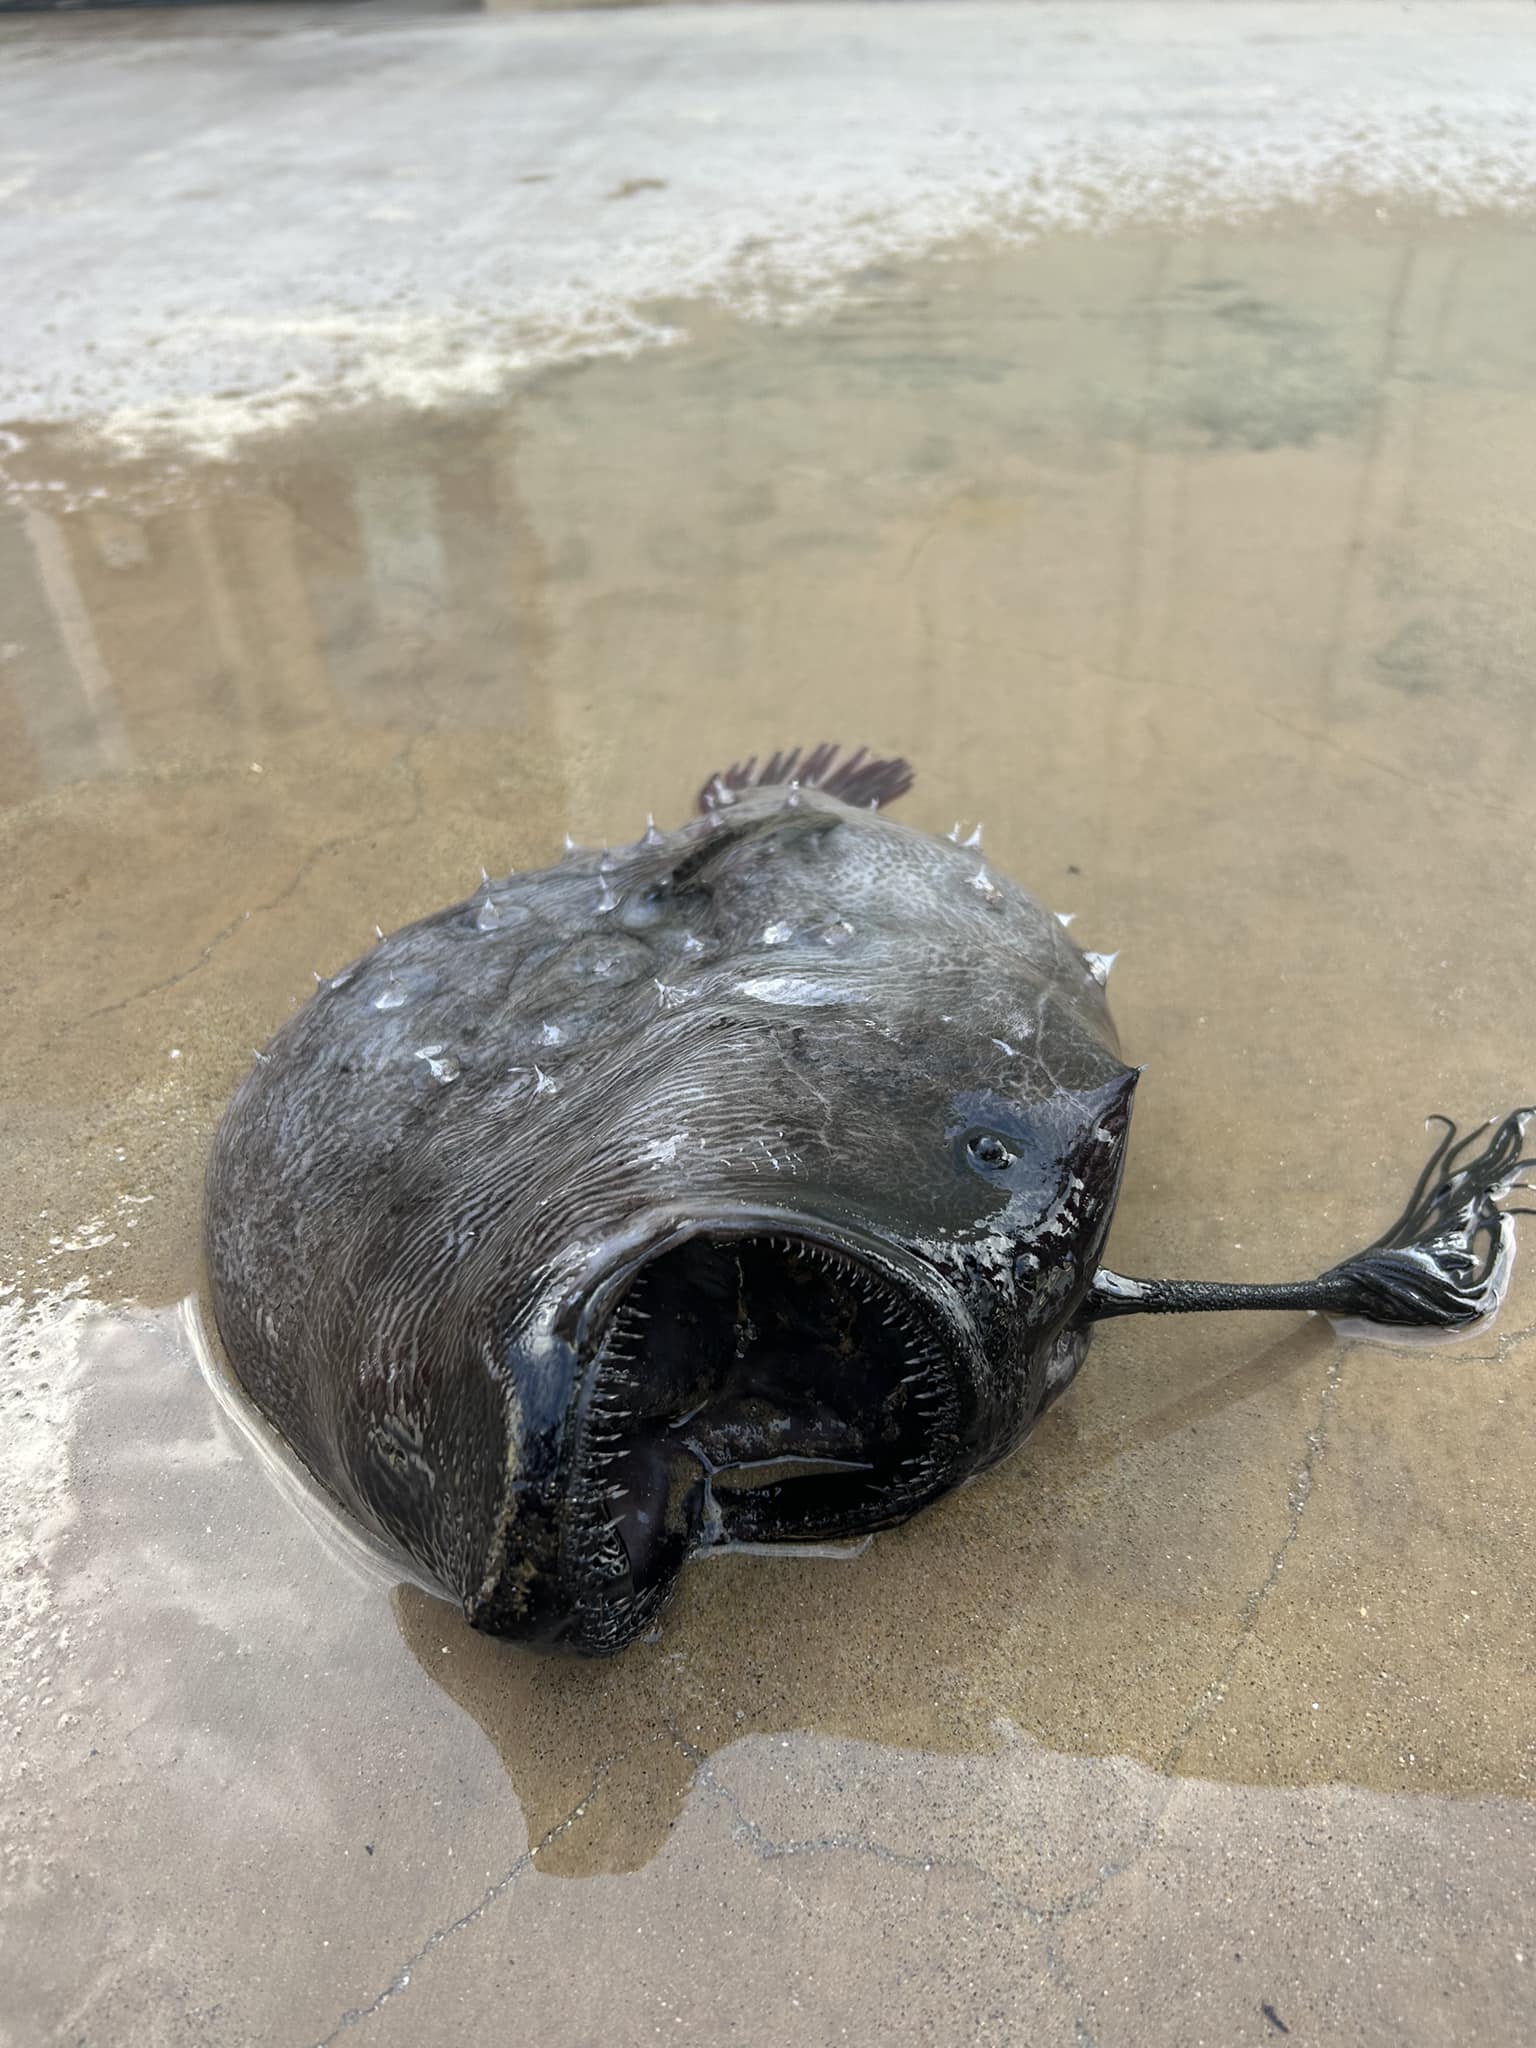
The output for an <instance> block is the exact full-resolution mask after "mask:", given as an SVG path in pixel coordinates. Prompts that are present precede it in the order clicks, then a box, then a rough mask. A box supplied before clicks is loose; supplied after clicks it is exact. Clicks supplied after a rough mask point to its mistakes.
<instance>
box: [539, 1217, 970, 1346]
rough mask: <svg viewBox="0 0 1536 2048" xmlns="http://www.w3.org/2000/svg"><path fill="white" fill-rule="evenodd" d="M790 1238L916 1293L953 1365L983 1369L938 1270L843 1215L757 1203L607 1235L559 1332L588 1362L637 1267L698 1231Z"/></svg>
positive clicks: (957, 1297) (952, 1291) (960, 1307)
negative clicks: (860, 1265)
mask: <svg viewBox="0 0 1536 2048" xmlns="http://www.w3.org/2000/svg"><path fill="white" fill-rule="evenodd" d="M706 1235H708V1236H712V1237H763V1236H768V1237H791V1238H795V1239H798V1240H799V1241H800V1242H802V1243H806V1244H814V1245H821V1246H823V1247H824V1248H825V1249H826V1250H827V1251H829V1252H834V1253H837V1254H839V1255H841V1256H842V1257H845V1258H853V1259H857V1260H858V1261H860V1262H861V1263H863V1264H865V1265H868V1266H870V1267H872V1268H874V1269H875V1270H876V1271H878V1272H881V1273H882V1274H883V1275H885V1276H886V1277H887V1278H889V1279H890V1280H892V1281H894V1282H895V1283H896V1284H898V1285H900V1286H904V1287H909V1288H911V1289H912V1291H913V1292H914V1293H916V1294H917V1295H918V1296H920V1297H921V1300H922V1303H923V1307H924V1309H925V1310H926V1312H927V1313H928V1314H929V1315H931V1316H933V1317H934V1319H935V1320H936V1321H937V1322H938V1323H939V1324H940V1325H941V1326H942V1328H943V1330H944V1334H945V1336H946V1338H947V1339H948V1340H949V1342H950V1343H951V1344H953V1345H954V1346H955V1350H956V1356H955V1357H954V1359H953V1363H955V1364H956V1365H957V1366H959V1367H960V1368H961V1369H962V1370H965V1371H968V1372H969V1373H970V1374H971V1375H972V1376H973V1377H974V1376H979V1374H980V1372H981V1370H982V1343H981V1337H980V1333H979V1332H978V1330H977V1328H976V1324H975V1320H974V1318H973V1317H972V1315H971V1312H970V1310H969V1309H968V1308H967V1306H966V1304H965V1301H964V1299H963V1297H962V1296H961V1294H960V1291H959V1289H958V1288H956V1287H955V1286H954V1285H953V1284H952V1283H951V1282H950V1281H949V1280H948V1279H947V1278H946V1277H945V1276H944V1274H942V1273H941V1272H939V1271H938V1269H937V1268H936V1267H935V1266H933V1265H931V1264H930V1263H929V1262H928V1261H927V1260H926V1259H924V1258H923V1257H922V1256H921V1255H920V1254H919V1253H917V1252H914V1251H910V1250H909V1249H908V1248H907V1247H906V1246H905V1245H903V1244H901V1243H899V1242H893V1241H892V1240H891V1239H890V1238H887V1237H882V1236H881V1235H880V1234H879V1233H878V1232H876V1231H872V1230H869V1229H867V1228H866V1227H864V1226H862V1225H860V1224H858V1223H855V1222H853V1221H851V1220H849V1219H846V1218H844V1217H831V1216H826V1215H820V1216H818V1215H816V1214H815V1213H814V1212H812V1211H808V1210H803V1209H792V1208H789V1207H780V1206H777V1205H768V1204H759V1203H751V1204H747V1203H741V1204H737V1203H730V1202H721V1203H717V1204H716V1205H714V1206H713V1207H710V1208H700V1209H694V1208H691V1207H689V1208H686V1209H683V1208H675V1209H669V1210H664V1211H652V1212H650V1214H649V1215H648V1216H647V1217H646V1218H645V1219H643V1220H642V1221H641V1222H639V1223H637V1225H636V1226H635V1227H634V1228H633V1229H632V1230H630V1231H626V1232H625V1233H624V1236H623V1238H622V1240H620V1241H619V1242H618V1243H617V1244H614V1242H613V1241H612V1240H610V1241H609V1244H608V1245H607V1246H605V1247H604V1252H603V1253H602V1254H600V1255H599V1259H598V1260H597V1261H594V1263H593V1264H592V1265H589V1266H588V1267H587V1268H586V1270H585V1271H584V1272H583V1274H582V1276H581V1279H580V1280H579V1281H578V1282H577V1283H576V1284H575V1285H574V1286H570V1287H568V1288H567V1290H566V1292H565V1295H564V1299H563V1301H562V1303H561V1307H560V1309H559V1310H558V1311H557V1313H556V1316H555V1318H554V1328H555V1331H556V1333H557V1334H558V1335H559V1336H561V1337H563V1338H564V1339H565V1341H566V1342H567V1343H568V1344H570V1346H571V1347H572V1349H573V1351H574V1352H575V1353H576V1355H577V1357H578V1358H579V1359H581V1360H582V1361H583V1363H585V1362H586V1361H587V1360H589V1359H590V1358H591V1357H592V1356H593V1354H594V1353H595V1352H596V1350H597V1349H598V1347H599V1346H600V1345H601V1343H602V1341H603V1337H604V1334H605V1332H606V1330H607V1327H608V1324H609V1322H610V1321H611V1319H612V1316H613V1313H614V1310H615V1309H616V1308H617V1307H618V1305H619V1303H620V1302H621V1301H622V1300H623V1298H624V1295H625V1293H626V1292H627V1291H628V1289H629V1287H630V1286H631V1284H632V1283H633V1281H634V1279H635V1276H636V1275H637V1274H638V1273H639V1272H640V1270H641V1268H642V1267H644V1266H647V1265H649V1264H650V1262H651V1261H652V1260H653V1259H657V1258H660V1257H661V1256H662V1255H663V1253H665V1252H669V1251H672V1250H674V1249H675V1248H676V1247H677V1246H678V1245H682V1244H686V1243H688V1241H689V1240H690V1239H691V1238H695V1237H702V1236H706Z"/></svg>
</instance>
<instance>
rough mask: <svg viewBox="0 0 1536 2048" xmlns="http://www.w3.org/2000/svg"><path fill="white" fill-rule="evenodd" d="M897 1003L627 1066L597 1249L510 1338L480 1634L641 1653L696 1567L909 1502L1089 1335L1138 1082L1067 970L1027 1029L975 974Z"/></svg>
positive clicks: (730, 1032) (586, 1246)
mask: <svg viewBox="0 0 1536 2048" xmlns="http://www.w3.org/2000/svg"><path fill="white" fill-rule="evenodd" d="M871 1010H872V1006H869V1005H859V1004H856V1003H851V1004H844V1005H838V1004H833V1003H827V1004H825V1005H821V1006H819V1007H817V1008H807V1007H806V1006H798V1007H797V1006H794V1005H792V1004H786V1003H784V1002H782V1001H780V1002H756V1003H754V1004H750V1005H748V1004H739V1005H738V1006H736V1007H735V1008H734V1009H728V1010H726V1011H723V1012H720V1013H718V1014H715V1015H713V1016H711V1017H709V1018H707V1019H702V1020H690V1022H689V1024H688V1026H687V1028H684V1026H683V1025H682V1024H681V1023H680V1024H679V1025H678V1027H677V1037H676V1040H675V1043H674V1047H673V1050H672V1052H671V1053H670V1054H668V1055H667V1056H665V1057H661V1058H658V1057H657V1056H656V1048H655V1047H654V1046H653V1047H651V1048H649V1049H648V1053H647V1055H646V1057H644V1058H638V1057H637V1058H636V1060H634V1061H633V1062H632V1071H631V1073H630V1074H629V1075H628V1076H627V1077H625V1078H624V1079H623V1080H621V1079H619V1078H618V1077H615V1080H614V1083H613V1086H612V1089H611V1092H610V1097H609V1100H608V1102H607V1104H606V1106H605V1113H604V1116H603V1118H602V1119H601V1124H600V1132H599V1137H598V1142H597V1146H596V1148H595V1149H594V1150H592V1151H590V1152H588V1153H586V1154H584V1157H586V1158H588V1159H589V1160H590V1162H591V1165H590V1171H589V1172H587V1174H586V1175H585V1178H584V1181H583V1184H582V1186H581V1199H582V1201H583V1204H584V1213H583V1222H582V1227H581V1230H580V1232H579V1233H577V1235H578V1236H579V1239H580V1242H579V1244H578V1246H577V1251H576V1255H575V1256H574V1258H573V1259H568V1260H567V1261H566V1262H565V1263H564V1264H563V1266H561V1268H560V1269H559V1270H558V1271H552V1272H551V1273H550V1274H549V1276H548V1279H547V1282H546V1284H545V1286H544V1287H543V1288H542V1290H541V1292H540V1295H539V1298H538V1300H537V1302H536V1303H535V1305H534V1306H533V1308H532V1309H531V1310H530V1311H528V1312H525V1313H523V1314H522V1315H521V1316H520V1318H519V1321H518V1324H517V1328H516V1330H515V1332H510V1333H509V1335H508V1340H507V1348H506V1354H505V1356H506V1361H507V1371H508V1375H509V1378H510V1381H511V1384H512V1386H513V1388H514V1390H515V1396H516V1405H517V1409H518V1414H519V1418H520V1424H519V1435H518V1448H517V1453H516V1457H515V1460H514V1466H515V1478H514V1480H513V1485H512V1495H511V1500H510V1508H509V1515H508V1518H507V1523H506V1526H505V1528H504V1530H503V1531H502V1532H501V1535H500V1536H499V1538H498V1543H497V1545H496V1547H495V1548H494V1550H493V1554H492V1558H491V1561H490V1565H489V1567H488V1570H487V1573H486V1577H485V1581H484V1583H483V1586H482V1587H481V1589H480V1592H479V1593H478V1594H477V1596H476V1597H475V1598H474V1599H473V1600H471V1601H470V1602H469V1603H468V1611H469V1615H470V1619H471V1621H472V1622H474V1623H475V1625H477V1626H479V1627H481V1628H484V1629H487V1630H489V1631H491V1632H493V1633H496V1634H502V1635H511V1636H520V1637H532V1638H536V1639H542V1640H546V1641H557V1642H561V1643H564V1644H567V1645H569V1646H571V1647H573V1648H577V1649H580V1650H583V1651H588V1652H592V1651H598V1652H601V1651H607V1650H614V1649H619V1648H622V1647H624V1646H625V1645H626V1644H627V1643H629V1642H631V1641H633V1640H634V1639H635V1638H636V1637H638V1636H640V1635H642V1634H644V1633H645V1632H646V1631H647V1629H648V1628H649V1627H650V1626H651V1624H652V1622H653V1620H654V1619H655V1618H656V1617H657V1616H658V1614H659V1612H660V1609H661V1608H662V1606H663V1605H664V1604H665V1602H666V1600H667V1598H668V1596H669V1595H670V1593H671V1592H672V1590H673V1588H674V1586H675V1584H676V1582H677V1579H678V1575H679V1573H680V1571H681V1568H682V1566H683V1564H684V1563H685V1562H686V1561H687V1560H688V1559H689V1558H690V1557H693V1556H697V1555H699V1554H701V1553H703V1552H707V1551H710V1550H718V1549H721V1548H733V1547H735V1548H740V1547H752V1548H756V1547H760V1546H766V1547H774V1548H778V1547H784V1546H799V1545H806V1544H818V1543H826V1542H832V1541H839V1540H847V1539H850V1538H856V1537H860V1536H863V1535H866V1534H868V1533H870V1532H872V1531H874V1530H878V1529H881V1528H884V1527H889V1526H891V1525H893V1524H896V1523H899V1522H901V1521H904V1520H905V1519H907V1518H908V1517H909V1516H910V1515H912V1514H913V1513H915V1512H916V1511H917V1510H918V1509H919V1508H921V1507H923V1506H924V1505H926V1504H927V1503H928V1502H930V1501H932V1500H934V1499H935V1498H937V1497H938V1496H939V1495H940V1494H942V1493H944V1492H945V1491H947V1490H948V1489H949V1488H951V1487H953V1486H955V1485H957V1484H959V1483H961V1482H962V1481H963V1480H965V1479H967V1478H969V1477H970V1476H971V1475H973V1474H974V1473H975V1472H977V1471H979V1470H981V1469H982V1468H983V1467H984V1466H986V1465H987V1464H989V1463H991V1462H992V1461H993V1460H994V1459H995V1458H997V1457H999V1456H1001V1455H1003V1454H1004V1453H1005V1452H1006V1451H1007V1450H1009V1449H1011V1448H1012V1447H1013V1446H1014V1445H1015V1444H1017V1443H1018V1442H1019V1440H1020V1439H1021V1438H1022V1436H1023V1435H1024V1434H1025V1433H1026V1431H1027V1430H1028V1428H1029V1427H1030V1425H1031V1423H1032V1422H1033V1420H1034V1418H1035V1417H1036V1415H1037V1414H1038V1413H1039V1411H1040V1409H1041V1407H1042V1405H1043V1404H1044V1402H1045V1400H1046V1399H1047V1398H1048V1394H1049V1391H1050V1388H1049V1385H1048V1382H1049V1379H1050V1375H1051V1372H1052V1369H1053V1362H1054V1361H1057V1360H1058V1359H1059V1357H1060V1354H1061V1351H1062V1347H1063V1345H1068V1346H1070V1345H1072V1344H1073V1343H1076V1344H1078V1346H1079V1349H1080V1348H1081V1341H1082V1340H1081V1339H1080V1338H1077V1337H1075V1336H1074V1335H1073V1333H1072V1323H1073V1317H1074V1314H1075V1312H1076V1310H1077V1308H1078V1306H1079V1304H1080V1302H1081V1299H1082V1296H1083V1293H1084V1290H1085V1289H1086V1287H1087V1285H1088V1283H1089V1281H1090V1279H1091V1277H1092V1273H1093V1270H1094V1267H1095V1264H1096V1262H1097V1259H1098V1253H1099V1250H1100V1247H1101V1245H1102V1242H1103V1238H1104V1235H1105V1233H1106V1231H1107V1228H1108V1223H1109V1218H1110V1212H1111V1210H1112V1208H1113V1204H1114V1199H1115V1195H1116V1192H1117V1190H1118V1184H1119V1179H1120V1172H1121V1166H1122V1162H1123V1156H1124V1147H1125V1139H1126V1134H1127V1128H1128V1124H1129V1117H1130V1109H1131V1100H1132V1095H1133V1091H1134V1087H1135V1082H1136V1074H1135V1072H1134V1071H1133V1070H1131V1069H1129V1068H1127V1067H1125V1066H1124V1065H1123V1064H1122V1063H1121V1062H1120V1060H1119V1058H1118V1056H1117V1055H1116V1053H1115V1052H1114V1050H1113V1048H1112V1045H1111V1044H1109V1043H1106V1041H1105V1037H1104V1034H1103V1032H1102V1031H1101V1030H1099V1029H1097V1028H1095V1026H1094V1023H1093V1020H1092V1019H1090V1020H1089V1022H1088V1023H1086V1024H1085V1023H1084V1021H1083V1020H1082V1019H1081V1018H1080V1017H1079V1016H1078V1015H1077V1014H1076V1013H1075V1012H1074V1011H1073V1009H1072V1007H1071V1006H1070V1005H1065V1006H1063V1005H1061V1004H1058V1003H1056V1002H1054V1001H1053V1000H1052V999H1051V997H1050V994H1049V991H1044V992H1042V994H1041V998H1040V1001H1039V1004H1038V1006H1037V1008H1036V1012H1035V1018H1034V1023H1033V1028H1032V1034H1031V1038H1030V1041H1029V1044H1028V1048H1027V1050H1026V1049H1023V1048H1022V1047H1021V1046H1017V1045H1015V1044H1014V1043H1013V1042H1012V1041H1009V1040H1007V1039H1005V1038H1004V1037H1003V1034H1002V1031H1001V1029H998V1031H997V1032H996V1033H995V1034H994V1032H993V1031H992V1029H990V1028H989V1020H988V1019H987V1018H986V1017H985V1015H984V1014H983V1012H984V1010H985V1003H984V1002H982V1001H980V1000H979V999H978V998H977V996H976V994H975V992H974V991H971V993H970V998H969V1000H968V1001H967V1002H966V1003H965V1004H964V1006H963V1007H962V1005H961V1003H960V1002H959V1001H958V1000H957V1001H956V1002H955V1005H954V1007H953V1009H951V1010H948V1011H941V1010H939V1009H938V1008H936V1006H935V1004H934V1002H933V1000H932V999H931V995H930V996H927V997H924V998H923V999H921V1000H919V999H918V998H917V997H916V995H914V996H913V997H912V999H911V1000H910V1001H903V999H902V998H901V996H900V994H899V992H898V993H897V994H895V995H893V996H892V997H891V999H890V1000H887V1001H886V1002H885V1003H884V1004H883V1005H882V1006H880V1008H879V1010H878V1013H876V1014H871ZM1003 1021H1006V1020H1000V1019H992V1020H991V1022H992V1023H998V1024H1001V1022H1003ZM1012 1028H1013V1029H1014V1030H1015V1032H1016V1034H1018V1025H1017V1023H1016V1022H1015V1023H1014V1025H1013V1026H1012ZM978 1048H979V1050H978ZM583 1117H584V1121H582V1123H581V1124H580V1125H579V1126H578V1125H576V1124H574V1123H573V1126H572V1128H573V1133H574V1132H575V1131H576V1130H577V1129H578V1128H579V1130H580V1132H581V1134H582V1142H583V1143H584V1144H589V1143H590V1140H591V1130H592V1126H593V1118H592V1115H591V1111H590V1105H589V1106H588V1107H587V1108H586V1110H585V1111H584V1112H583ZM552 1206H558V1201H557V1200H556V1199H555V1198H552ZM566 1234H567V1235H569V1234H571V1233H570V1232H567V1233H566Z"/></svg>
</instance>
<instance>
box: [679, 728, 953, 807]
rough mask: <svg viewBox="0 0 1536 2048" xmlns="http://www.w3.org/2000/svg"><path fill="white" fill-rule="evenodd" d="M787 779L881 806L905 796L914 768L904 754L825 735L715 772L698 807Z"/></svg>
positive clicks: (849, 800) (852, 800)
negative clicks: (847, 744) (876, 751)
mask: <svg viewBox="0 0 1536 2048" xmlns="http://www.w3.org/2000/svg"><path fill="white" fill-rule="evenodd" d="M786 782H798V783H799V784H800V785H801V786H802V787H803V788H805V789H820V790H824V791H825V792H826V794H827V795H828V796H836V797H841V798H842V800H843V802H844V803H848V804H866V805H870V806H872V807H874V808H875V809H878V808H879V807H880V806H881V805H883V804H890V803H894V802H895V801H896V799H897V797H899V796H905V795H906V793H907V791H908V790H909V789H910V788H911V787H912V770H911V767H910V766H909V764H908V763H907V762H905V761H903V760H901V759H900V758H899V757H892V758H889V759H882V758H880V757H879V756H877V755H873V754H871V753H870V751H869V749H868V747H859V748H856V749H855V750H854V752H853V753H851V754H850V753H845V752H844V750H843V749H842V748H841V747H839V746H838V745H837V744H836V743H835V742H833V741H830V740H824V741H823V742H822V744H821V745H820V746H817V747H791V748H790V749H789V750H788V752H779V753H775V754H770V755H769V756H768V757H767V759H766V760H764V761H762V762H759V761H758V758H757V756H756V754H753V755H751V756H750V757H749V758H748V759H747V760H745V761H735V762H733V763H732V764H731V766H730V767H729V768H726V769H724V770H722V772H721V773H720V774H718V775H711V777H710V778H709V780H708V782H706V783H705V785H704V787H703V788H702V789H701V790H700V791H699V796H698V807H699V810H700V811H701V812H706V813H707V812H709V811H715V810H719V809H720V807H721V806H722V805H723V804H728V803H730V802H731V801H732V799H733V798H734V797H735V796H736V794H737V792H738V791H740V790H744V789H771V788H773V787H774V786H776V785H777V784H780V783H786Z"/></svg>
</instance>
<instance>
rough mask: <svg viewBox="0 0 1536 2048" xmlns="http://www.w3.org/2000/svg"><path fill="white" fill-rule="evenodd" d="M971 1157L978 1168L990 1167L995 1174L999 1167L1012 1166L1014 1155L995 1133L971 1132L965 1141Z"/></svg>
mask: <svg viewBox="0 0 1536 2048" xmlns="http://www.w3.org/2000/svg"><path fill="white" fill-rule="evenodd" d="M966 1144H967V1147H968V1149H969V1151H970V1155H971V1157H972V1158H973V1159H974V1160H975V1162H976V1164H977V1165H978V1166H986V1167H990V1168H991V1169H992V1170H993V1171H994V1172H996V1171H997V1170H998V1169H999V1168H1000V1167H1004V1166H1012V1164H1013V1160H1014V1154H1013V1151H1012V1149H1011V1148H1010V1147H1009V1146H1008V1145H1007V1144H1005V1143H1004V1141H1003V1140H1002V1139H1001V1138H1000V1137H999V1136H998V1135H997V1133H996V1131H973V1132H972V1133H971V1135H970V1137H969V1138H968V1139H967V1140H966Z"/></svg>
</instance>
